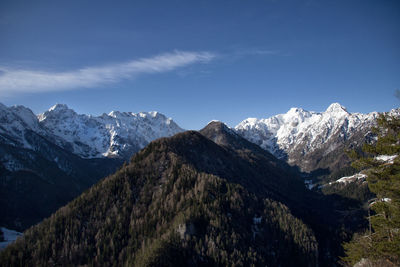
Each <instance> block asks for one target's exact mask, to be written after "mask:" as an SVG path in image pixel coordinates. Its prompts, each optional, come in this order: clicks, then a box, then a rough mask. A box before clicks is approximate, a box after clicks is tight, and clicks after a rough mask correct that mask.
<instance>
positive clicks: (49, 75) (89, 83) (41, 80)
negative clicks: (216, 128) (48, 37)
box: [0, 51, 216, 95]
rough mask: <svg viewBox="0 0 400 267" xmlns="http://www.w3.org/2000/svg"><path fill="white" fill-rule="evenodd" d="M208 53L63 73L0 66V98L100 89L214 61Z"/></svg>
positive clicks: (180, 54)
mask: <svg viewBox="0 0 400 267" xmlns="http://www.w3.org/2000/svg"><path fill="white" fill-rule="evenodd" d="M215 56H216V55H215V54H213V53H210V52H187V51H175V52H172V53H165V54H160V55H157V56H154V57H150V58H142V59H138V60H132V61H128V62H124V63H118V64H110V65H104V66H97V67H87V68H82V69H78V70H73V71H65V72H47V71H38V70H24V69H10V68H6V67H1V66H0V95H12V94H15V93H27V92H29V93H36V92H50V91H64V90H74V89H78V88H93V87H101V86H104V85H106V84H110V83H116V82H120V81H122V80H126V79H133V78H135V77H137V76H139V75H142V74H151V73H162V72H168V71H172V70H174V69H177V68H180V67H184V66H187V65H190V64H195V63H207V62H209V61H211V60H213V59H214V58H215Z"/></svg>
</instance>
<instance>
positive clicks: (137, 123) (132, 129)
mask: <svg viewBox="0 0 400 267" xmlns="http://www.w3.org/2000/svg"><path fill="white" fill-rule="evenodd" d="M38 118H39V122H40V125H41V126H42V127H43V128H44V129H46V131H48V132H50V133H51V134H53V135H55V136H57V137H59V139H58V142H57V143H58V145H60V146H62V147H64V148H66V149H67V150H70V151H72V152H73V153H75V154H77V155H79V156H81V157H84V158H96V157H115V156H121V157H130V156H131V155H132V153H134V152H136V151H138V150H139V149H141V148H143V147H144V146H146V145H147V144H148V143H149V142H151V141H153V140H154V139H157V138H160V137H166V136H172V135H174V134H176V133H178V132H181V131H183V129H181V128H180V127H179V126H178V125H177V124H176V123H175V122H174V121H173V120H172V119H170V118H167V117H165V116H164V115H163V114H161V113H158V112H140V113H131V112H119V111H112V112H110V113H109V114H103V115H101V116H98V117H94V116H91V115H83V114H77V113H76V112H75V111H73V110H72V109H69V108H68V107H67V106H66V105H61V104H57V105H55V106H53V107H51V108H50V109H49V110H48V111H46V112H44V113H43V114H40V115H38Z"/></svg>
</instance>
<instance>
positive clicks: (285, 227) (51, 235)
mask: <svg viewBox="0 0 400 267" xmlns="http://www.w3.org/2000/svg"><path fill="white" fill-rule="evenodd" d="M215 126H216V127H215ZM220 126H221V125H209V127H206V128H205V129H203V130H202V132H201V133H202V134H201V133H198V132H195V131H188V132H184V133H180V134H177V135H175V136H173V137H170V138H161V139H158V140H156V141H153V142H151V143H150V144H149V145H148V146H147V147H146V148H144V149H143V150H141V151H140V152H138V153H137V154H135V155H134V156H133V157H132V159H131V161H130V163H129V164H127V165H124V166H123V167H122V168H121V169H120V170H119V171H117V172H116V173H115V174H114V175H111V176H109V177H107V178H105V179H103V180H102V181H100V182H99V183H97V184H96V185H95V186H93V187H92V188H90V189H89V190H87V191H86V192H84V193H83V194H82V195H81V196H80V197H78V198H76V199H75V200H74V201H72V202H71V203H70V204H68V205H67V206H65V207H63V208H61V209H60V210H58V211H57V212H56V213H55V214H53V215H52V216H51V217H50V218H49V219H46V220H44V221H43V222H42V223H40V224H38V225H37V226H34V227H32V228H31V229H29V230H27V231H26V232H25V233H24V237H23V238H22V239H19V240H17V241H16V242H15V243H14V244H12V245H10V246H9V247H8V248H7V249H6V250H5V251H4V252H2V253H1V254H0V260H1V261H2V262H4V265H5V266H10V265H16V266H18V265H47V264H50V265H57V264H61V265H101V266H110V265H114V266H121V265H136V266H173V265H174V264H175V265H177V264H180V265H189V264H190V265H204V266H209V265H214V266H216V265H251V264H255V265H256V266H265V265H278V264H279V265H281V266H291V265H292V264H293V262H296V264H297V265H298V266H310V265H311V266H314V265H316V264H317V263H318V262H326V261H327V260H328V259H327V258H324V257H323V256H321V255H320V251H321V248H320V247H319V246H320V245H319V243H318V240H317V237H316V236H315V233H314V231H313V230H312V229H311V228H310V227H309V226H307V225H306V224H305V223H304V222H303V221H302V220H301V219H300V218H298V217H297V216H296V215H293V214H292V209H295V206H294V205H293V206H292V208H288V206H286V205H285V204H282V202H281V201H279V199H281V200H282V201H283V200H284V199H285V194H286V193H285V194H284V192H283V191H281V190H286V189H285V186H286V185H287V183H289V181H290V176H288V177H286V175H290V172H286V173H281V172H280V171H279V170H282V169H281V167H280V166H279V164H278V162H277V160H276V159H274V158H273V157H272V156H271V157H270V158H269V159H267V158H268V157H269V156H268V154H269V153H268V152H264V151H262V150H260V151H262V153H268V154H265V155H264V156H263V157H264V158H263V157H262V156H260V154H258V153H259V152H252V151H251V150H249V151H245V149H244V147H245V146H242V147H238V144H240V143H244V144H247V141H246V140H244V139H243V138H241V137H239V136H237V135H235V136H237V138H238V143H237V144H236V145H233V146H230V145H229V144H227V145H225V146H221V145H218V144H217V143H215V142H214V141H213V140H210V139H208V138H207V137H205V136H204V135H207V132H208V133H210V132H213V131H214V130H215V129H217V130H218V128H219V129H221V127H220ZM203 134H204V135H203ZM224 134H225V136H222V137H221V136H220V137H218V138H217V139H218V140H222V139H224V138H236V137H235V136H233V135H232V136H229V135H226V133H225V132H224ZM218 135H219V134H218ZM217 139H214V140H216V141H217ZM217 142H218V141H217ZM229 143H230V142H229ZM249 144H251V143H249ZM251 145H253V144H251ZM234 148H235V149H236V150H235V149H234ZM261 162H264V164H261ZM274 163H275V164H274ZM282 164H285V163H282ZM250 168H254V170H253V171H249V170H250ZM273 168H277V169H278V171H275V172H274V171H273ZM295 181H296V178H295V177H293V182H294V184H297V182H295ZM298 184H299V185H301V187H299V188H297V187H296V188H297V189H296V190H294V193H293V194H294V195H299V196H301V197H304V198H306V196H302V194H303V193H304V192H307V191H306V190H305V188H304V185H303V184H302V183H301V182H300V181H299V182H298ZM260 188H261V189H262V190H260ZM296 192H297V193H296ZM294 195H292V196H288V199H287V203H289V204H290V205H292V204H293V203H292V200H291V199H290V198H291V197H293V198H294Z"/></svg>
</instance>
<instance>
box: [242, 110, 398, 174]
mask: <svg viewBox="0 0 400 267" xmlns="http://www.w3.org/2000/svg"><path fill="white" fill-rule="evenodd" d="M392 113H393V114H395V113H398V114H400V111H399V110H393V111H392ZM377 116H378V113H377V112H372V113H369V114H361V113H349V112H347V110H346V108H344V107H343V106H341V105H340V104H338V103H333V104H331V105H330V106H329V107H328V109H327V110H326V111H325V112H321V113H318V112H313V111H306V110H303V109H301V108H291V109H290V110H289V111H288V112H287V113H286V114H279V115H276V116H273V117H270V118H267V119H255V118H249V119H246V120H244V121H242V122H241V123H239V124H238V125H237V126H236V127H235V130H236V132H237V133H238V134H240V135H241V136H243V137H244V138H246V139H247V140H249V141H251V142H253V143H256V144H258V145H259V146H261V147H262V148H264V149H266V150H268V151H270V152H271V153H273V154H274V155H275V156H277V157H278V158H282V159H286V160H287V162H288V163H289V164H290V165H296V166H299V167H300V168H301V169H302V170H303V171H313V170H316V169H318V168H330V169H332V170H337V169H340V168H341V167H343V166H345V165H346V164H347V163H348V159H347V157H346V156H345V154H344V151H345V149H347V148H353V147H358V146H360V145H362V144H363V143H364V142H365V141H367V140H369V139H370V138H371V135H370V131H371V128H372V126H374V125H375V121H376V118H377Z"/></svg>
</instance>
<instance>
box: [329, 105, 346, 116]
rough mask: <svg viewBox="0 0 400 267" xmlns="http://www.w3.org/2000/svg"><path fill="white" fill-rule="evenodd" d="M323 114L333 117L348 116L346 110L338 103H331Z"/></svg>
mask: <svg viewBox="0 0 400 267" xmlns="http://www.w3.org/2000/svg"><path fill="white" fill-rule="evenodd" d="M325 113H329V114H332V115H333V116H338V115H339V116H346V115H349V112H347V109H346V108H345V107H344V106H342V105H340V104H339V103H333V104H331V105H330V106H329V107H328V108H327V109H326V111H325Z"/></svg>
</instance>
